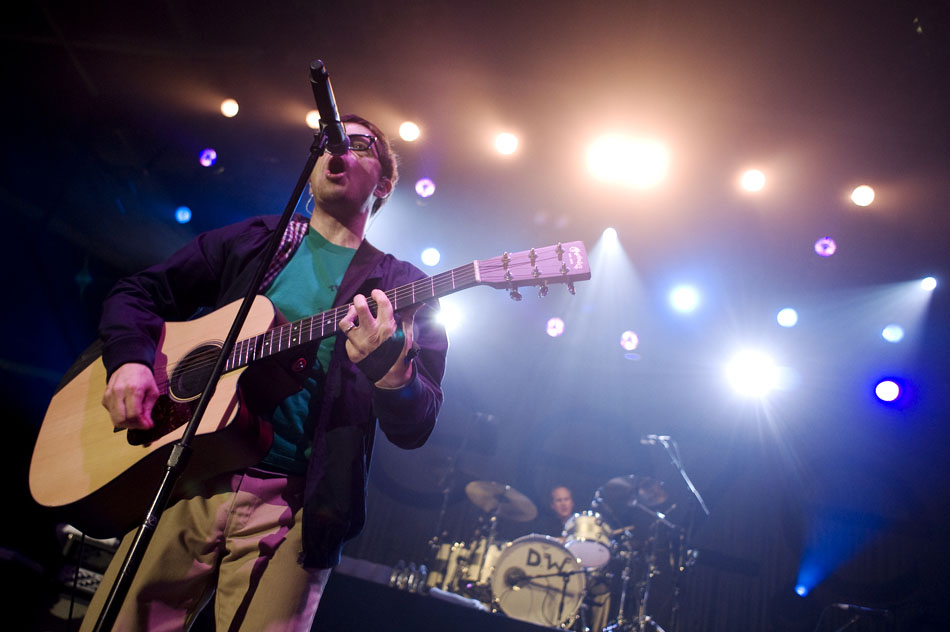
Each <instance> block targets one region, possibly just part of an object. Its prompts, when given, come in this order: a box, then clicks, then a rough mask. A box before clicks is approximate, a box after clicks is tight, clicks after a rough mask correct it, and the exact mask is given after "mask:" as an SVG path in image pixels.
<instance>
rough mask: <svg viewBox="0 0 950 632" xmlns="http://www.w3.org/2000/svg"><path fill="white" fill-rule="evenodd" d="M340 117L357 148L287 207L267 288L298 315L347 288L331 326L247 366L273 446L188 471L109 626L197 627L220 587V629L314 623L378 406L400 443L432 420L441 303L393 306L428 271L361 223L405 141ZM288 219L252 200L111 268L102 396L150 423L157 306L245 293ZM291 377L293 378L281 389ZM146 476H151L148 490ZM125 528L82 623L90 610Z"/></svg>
mask: <svg viewBox="0 0 950 632" xmlns="http://www.w3.org/2000/svg"><path fill="white" fill-rule="evenodd" d="M342 120H343V122H344V124H345V132H346V135H347V136H348V138H349V148H348V149H346V148H345V147H337V148H335V149H334V150H333V151H334V153H337V154H341V155H331V154H330V153H327V154H325V155H324V156H322V157H321V158H320V160H319V161H318V162H317V164H316V167H315V168H314V170H313V173H312V175H311V177H310V187H311V192H312V196H313V213H312V215H311V217H310V218H309V220H308V219H307V218H305V217H303V216H295V217H294V218H293V220H291V223H290V224H289V226H288V228H287V230H286V231H285V232H284V234H283V239H282V241H281V245H280V248H279V249H278V252H277V254H276V256H275V257H274V259H273V260H271V261H270V262H268V265H269V268H268V272H267V275H266V277H265V279H264V282H263V284H262V286H261V287H260V288H259V290H258V292H259V293H260V294H264V295H266V296H267V297H268V298H270V300H271V301H272V302H273V303H274V305H275V306H276V307H277V308H278V309H279V311H280V312H281V314H282V315H283V316H284V317H285V318H287V319H288V320H290V321H295V320H299V319H301V318H304V317H307V316H311V315H314V314H318V313H320V312H323V311H326V310H327V309H329V308H330V307H333V306H339V305H346V304H348V303H350V302H352V305H351V306H350V307H349V310H348V311H347V313H346V316H345V317H344V318H343V319H342V320H341V321H340V323H339V332H338V334H337V335H336V336H331V337H329V338H326V339H324V340H323V341H321V342H320V343H319V344H317V343H314V345H312V348H310V349H308V350H307V351H306V352H300V351H299V350H298V351H296V352H294V353H293V354H292V357H286V358H281V356H280V355H278V356H275V357H276V358H277V360H276V362H274V363H272V364H271V365H268V370H267V371H264V373H277V374H279V379H278V378H277V377H275V376H274V375H266V377H267V378H269V381H268V382H267V386H262V384H261V382H263V381H264V380H255V379H252V378H253V377H254V374H253V373H252V369H253V368H254V366H257V365H252V367H251V369H248V372H247V373H246V374H245V375H244V376H242V378H241V383H240V386H241V402H242V406H245V407H246V408H247V409H248V410H249V412H250V413H251V414H252V415H255V416H257V417H260V418H262V419H264V420H266V421H267V422H269V423H270V425H271V426H272V427H273V430H274V435H275V436H274V442H273V446H272V447H271V449H270V451H269V452H268V453H267V454H266V455H265V456H264V457H263V459H262V460H261V461H260V462H259V463H257V464H256V465H255V466H254V467H251V468H248V469H246V470H242V471H237V472H228V473H225V474H221V475H218V476H215V477H213V478H210V479H206V480H202V481H198V482H196V483H194V484H189V485H186V486H183V485H180V486H179V487H180V488H181V487H185V488H186V489H182V490H181V491H182V492H183V494H182V495H183V496H184V497H183V498H181V499H178V500H176V501H175V502H173V504H171V505H170V506H169V508H168V509H167V510H166V511H165V513H164V515H163V517H162V519H161V522H160V523H159V526H158V528H157V529H156V531H155V534H154V536H153V538H152V541H151V543H150V545H149V546H148V548H147V551H146V555H145V556H144V559H143V560H142V564H141V567H140V568H139V570H138V572H137V573H136V574H135V578H134V581H133V582H132V585H131V588H130V592H129V594H128V597H127V598H126V599H125V602H124V604H123V606H122V608H121V610H120V611H119V614H118V618H117V620H116V624H115V627H114V629H115V630H159V629H160V630H184V629H187V628H188V627H189V626H190V625H191V623H192V622H193V621H194V620H195V617H196V616H197V614H198V613H199V612H200V610H201V609H202V608H203V607H204V606H205V605H206V604H207V603H209V602H210V601H211V599H212V597H213V598H214V618H215V621H216V627H217V629H218V630H222V631H223V630H232V631H234V630H248V631H256V630H268V631H271V632H277V631H288V632H289V631H300V632H303V631H306V630H310V628H311V625H312V622H313V619H314V615H315V613H316V610H317V605H318V603H319V601H320V596H321V594H322V592H323V589H324V586H325V585H326V581H327V578H328V576H329V569H330V568H331V567H332V566H334V565H335V564H337V563H338V562H339V560H340V550H341V547H342V546H343V543H344V542H345V541H346V540H348V539H350V538H352V537H354V536H355V535H356V534H358V533H359V532H360V530H361V528H362V526H363V522H364V517H365V516H364V505H365V489H366V488H365V486H366V475H367V472H368V468H369V461H370V456H371V453H372V447H373V440H374V436H375V429H376V424H377V423H378V424H379V427H380V428H381V429H382V430H383V433H384V434H385V435H386V437H387V438H388V439H389V440H390V441H392V442H393V443H394V444H396V445H397V446H399V447H401V448H407V449H409V448H416V447H419V446H421V445H422V444H423V443H424V442H425V441H426V439H427V438H428V436H429V434H430V433H431V432H432V429H433V426H434V424H435V420H436V416H437V414H438V412H439V408H440V406H441V404H442V391H441V387H440V383H441V379H442V374H443V372H444V368H445V353H446V349H447V346H448V343H447V340H446V337H445V332H444V330H443V329H442V328H441V327H440V326H438V325H437V324H436V323H435V320H434V318H433V316H434V314H435V312H436V310H437V304H436V303H435V301H432V302H431V303H427V304H424V305H423V306H422V307H421V308H419V309H418V311H416V312H415V313H414V314H413V313H397V314H394V313H393V307H392V305H391V303H390V301H389V300H388V298H387V297H386V295H385V293H384V292H383V291H382V290H388V289H392V288H395V287H398V286H401V285H405V284H407V283H409V282H411V281H414V280H416V279H419V278H422V277H423V276H424V275H423V274H422V272H420V271H419V270H418V269H416V268H415V267H414V266H412V265H411V264H409V263H405V262H402V261H399V260H397V259H395V258H394V257H393V256H391V255H387V254H383V253H382V252H380V251H379V250H377V249H376V248H374V247H373V246H371V245H370V244H369V243H368V242H367V241H366V240H365V239H364V233H365V231H366V223H367V220H368V219H369V218H370V217H371V216H373V215H374V214H375V213H376V212H378V211H379V209H380V207H381V206H382V205H383V204H384V202H385V201H386V199H387V198H388V197H389V195H390V194H391V193H392V190H393V187H394V185H395V183H396V179H397V169H396V161H395V156H394V154H393V152H392V149H391V148H390V145H389V142H388V141H387V139H386V137H385V135H384V134H383V133H382V131H380V129H379V128H378V127H376V126H375V125H374V124H372V123H370V122H369V121H367V120H365V119H362V118H360V117H358V116H354V115H347V116H344V117H343V118H342ZM278 219H279V218H278V217H277V216H267V217H257V218H253V219H249V220H246V221H244V222H241V223H238V224H235V225H233V226H229V227H226V228H221V229H217V230H213V231H210V232H208V233H205V234H203V235H200V236H199V237H197V238H196V239H195V240H194V241H192V242H191V243H189V244H188V245H186V246H185V247H184V248H182V249H181V250H179V251H178V252H176V253H175V254H173V255H172V256H171V257H170V258H169V259H168V260H167V261H165V262H164V263H160V264H157V265H155V266H152V267H151V268H148V269H147V270H145V271H143V272H140V273H138V274H136V275H133V276H131V277H128V278H126V279H123V280H122V281H120V282H119V283H118V284H117V285H116V287H115V288H114V289H113V291H112V292H111V293H110V295H109V297H108V298H107V299H106V301H105V303H104V305H103V314H102V321H101V323H100V334H101V338H102V341H103V344H104V347H103V356H102V357H103V362H104V364H105V367H106V369H107V371H108V374H109V378H108V385H107V388H106V391H105V395H104V397H103V405H104V406H105V407H106V408H107V409H108V411H109V414H110V416H111V418H112V423H113V425H114V426H115V427H116V428H117V429H130V428H138V429H148V428H151V427H152V425H153V423H154V420H153V419H152V417H151V412H152V407H153V405H154V403H155V401H156V397H157V394H158V389H157V386H156V382H155V378H154V376H153V373H152V369H151V367H152V364H153V362H154V360H155V353H156V339H157V337H158V335H159V333H160V332H161V328H162V327H161V326H162V323H163V321H181V320H187V319H188V318H190V317H191V316H193V315H194V314H195V313H196V311H198V310H200V309H207V308H212V309H213V308H218V307H221V306H222V305H225V304H228V303H230V302H232V301H234V300H236V299H240V298H241V297H243V295H244V294H245V292H246V289H247V285H248V284H249V283H250V279H251V278H252V277H253V275H254V271H255V269H256V268H257V266H258V265H259V264H260V263H261V258H262V256H263V254H264V250H265V244H266V242H267V240H268V238H269V237H270V236H271V234H272V232H273V230H274V228H275V227H276V225H277V223H278ZM370 296H371V297H372V299H374V300H375V302H376V304H377V310H376V313H375V314H374V313H372V311H371V310H370V309H369V307H368V305H367V297H370ZM224 333H225V332H221V338H223V337H224ZM281 360H285V362H281ZM274 366H276V368H273V367H274ZM257 373H261V371H260V370H258V371H257ZM288 382H289V383H291V384H293V388H292V389H282V390H280V391H279V393H277V392H275V391H274V387H273V385H274V384H277V383H281V384H286V383H288ZM153 484H154V485H157V481H142V493H143V494H148V493H150V492H149V490H150V489H151V486H152V485H153ZM131 535H132V534H130V535H128V536H126V538H125V539H124V540H123V543H122V546H121V547H120V549H119V551H118V553H117V554H116V556H115V558H114V560H113V563H112V565H111V566H110V568H109V570H108V572H107V574H106V577H105V579H104V580H103V582H102V584H101V589H100V590H99V591H98V592H97V593H96V595H95V597H94V599H93V601H92V603H91V604H90V608H89V611H88V613H87V616H86V618H85V620H84V622H83V626H82V630H91V629H92V628H93V626H94V624H95V622H96V620H97V618H98V616H99V613H100V611H101V609H102V607H103V604H104V602H105V599H106V597H107V594H108V590H109V588H110V587H111V586H112V583H113V581H114V579H115V576H116V574H117V572H118V566H120V565H121V562H122V560H123V559H124V557H125V554H126V551H127V550H128V548H129V546H130V545H131V540H132V538H131Z"/></svg>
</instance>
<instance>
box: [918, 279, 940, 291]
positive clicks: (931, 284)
mask: <svg viewBox="0 0 950 632" xmlns="http://www.w3.org/2000/svg"><path fill="white" fill-rule="evenodd" d="M920 289H922V290H926V291H928V292H932V291H933V290H935V289H937V279H935V278H933V277H927V278H926V279H923V280H922V281H921V282H920Z"/></svg>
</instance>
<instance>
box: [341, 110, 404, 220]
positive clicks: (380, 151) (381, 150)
mask: <svg viewBox="0 0 950 632" xmlns="http://www.w3.org/2000/svg"><path fill="white" fill-rule="evenodd" d="M340 121H342V122H343V123H359V124H360V125H362V126H363V127H365V128H367V129H368V130H370V131H371V132H373V136H375V137H376V155H377V156H378V157H379V165H380V166H381V167H382V172H381V175H382V176H383V177H384V178H389V181H390V182H392V184H393V187H395V186H396V181H397V180H399V167H398V166H397V164H396V160H397V159H396V153H395V152H394V151H393V148H392V145H390V144H389V138H387V137H386V134H384V133H383V130H381V129H379V127H378V126H377V125H376V124H375V123H372V122H370V121H367V120H366V119H365V118H363V117H362V116H359V115H357V114H344V115H343V116H342V117H340ZM385 203H386V198H377V199H376V201H375V202H373V212H372V214H373V215H375V214H376V213H377V212H378V211H379V209H380V207H382V205H383V204H385Z"/></svg>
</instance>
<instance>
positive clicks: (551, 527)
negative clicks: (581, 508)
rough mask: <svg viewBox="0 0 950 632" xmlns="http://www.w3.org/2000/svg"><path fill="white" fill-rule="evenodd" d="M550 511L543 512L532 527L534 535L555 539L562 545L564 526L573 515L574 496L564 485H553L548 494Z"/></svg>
mask: <svg viewBox="0 0 950 632" xmlns="http://www.w3.org/2000/svg"><path fill="white" fill-rule="evenodd" d="M548 494H549V500H550V504H549V505H548V506H549V507H550V509H551V510H550V511H543V512H541V513H540V514H539V515H538V518H537V520H536V521H535V523H534V524H533V525H532V528H533V532H534V533H542V534H544V535H550V536H552V537H555V538H557V539H558V541H560V543H561V544H564V537H563V532H564V524H565V523H566V522H567V521H568V520H569V519H570V518H571V516H573V515H574V496H573V495H572V494H571V490H570V488H568V487H567V486H565V485H561V484H558V485H555V486H554V487H552V488H551V489H550V491H549V492H548Z"/></svg>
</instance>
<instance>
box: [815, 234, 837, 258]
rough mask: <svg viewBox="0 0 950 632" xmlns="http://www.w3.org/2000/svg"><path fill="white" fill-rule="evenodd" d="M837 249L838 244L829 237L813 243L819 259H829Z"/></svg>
mask: <svg viewBox="0 0 950 632" xmlns="http://www.w3.org/2000/svg"><path fill="white" fill-rule="evenodd" d="M837 249H838V244H836V243H835V240H834V239H832V238H831V237H822V238H821V239H819V240H818V241H816V242H815V252H816V253H818V256H819V257H830V256H831V255H833V254H835V251H836V250H837Z"/></svg>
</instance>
